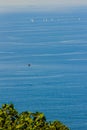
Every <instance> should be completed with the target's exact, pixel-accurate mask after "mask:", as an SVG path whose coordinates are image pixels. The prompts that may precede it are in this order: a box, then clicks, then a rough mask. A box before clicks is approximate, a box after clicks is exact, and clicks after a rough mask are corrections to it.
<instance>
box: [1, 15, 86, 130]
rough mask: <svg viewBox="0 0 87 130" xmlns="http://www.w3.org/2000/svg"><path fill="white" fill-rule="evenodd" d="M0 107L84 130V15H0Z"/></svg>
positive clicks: (74, 129) (73, 129) (72, 129)
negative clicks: (40, 115)
mask: <svg viewBox="0 0 87 130" xmlns="http://www.w3.org/2000/svg"><path fill="white" fill-rule="evenodd" d="M28 64H29V65H28ZM3 103H13V104H14V105H15V108H16V109H17V110H18V111H20V112H22V111H26V110H29V111H32V112H36V111H40V112H43V113H44V114H45V115H46V118H47V120H48V121H49V120H51V121H53V120H59V121H61V122H63V123H64V124H66V125H67V126H68V127H70V128H71V130H87V15H85V14H84V15H83V14H71V15H69V14H67V15H65V14H57V13H56V14H55V15H54V14H29V13H20V14H17V13H15V14H0V106H1V105H2V104H3Z"/></svg>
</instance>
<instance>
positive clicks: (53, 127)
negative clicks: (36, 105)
mask: <svg viewBox="0 0 87 130" xmlns="http://www.w3.org/2000/svg"><path fill="white" fill-rule="evenodd" d="M0 130H69V128H68V127H67V126H65V125H64V124H63V123H61V122H60V121H53V122H47V121H46V117H45V115H44V114H43V113H40V112H36V113H32V112H28V111H26V112H22V113H18V111H17V110H16V109H15V108H14V105H13V104H3V105H2V108H0Z"/></svg>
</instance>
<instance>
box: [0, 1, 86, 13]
mask: <svg viewBox="0 0 87 130" xmlns="http://www.w3.org/2000/svg"><path fill="white" fill-rule="evenodd" d="M86 5H87V0H0V11H2V12H5V11H11V10H16V11H17V10H39V11H40V10H44V11H45V10H57V9H61V10H62V9H64V8H71V7H77V6H78V7H79V6H86Z"/></svg>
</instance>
